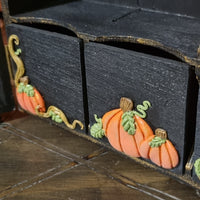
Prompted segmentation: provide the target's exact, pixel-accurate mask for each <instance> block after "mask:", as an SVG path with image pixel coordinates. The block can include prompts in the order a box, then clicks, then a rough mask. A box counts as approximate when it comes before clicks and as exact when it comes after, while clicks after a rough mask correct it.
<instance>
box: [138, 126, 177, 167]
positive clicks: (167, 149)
mask: <svg viewBox="0 0 200 200" xmlns="http://www.w3.org/2000/svg"><path fill="white" fill-rule="evenodd" d="M155 134H156V135H152V136H150V137H148V138H147V139H146V140H144V141H143V142H142V143H141V145H140V148H139V152H140V155H141V157H143V158H147V159H150V160H151V161H152V162H153V163H155V164H156V165H158V166H160V167H163V168H166V169H171V168H174V167H176V166H177V165H178V163H179V157H178V153H177V151H176V149H175V147H174V145H173V144H172V143H171V142H170V141H169V140H168V139H167V133H166V131H165V130H163V129H160V128H158V129H156V131H155Z"/></svg>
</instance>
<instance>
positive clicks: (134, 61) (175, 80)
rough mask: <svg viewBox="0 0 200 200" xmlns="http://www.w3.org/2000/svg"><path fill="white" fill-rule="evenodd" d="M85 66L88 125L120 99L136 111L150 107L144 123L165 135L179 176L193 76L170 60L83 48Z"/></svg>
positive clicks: (190, 130)
mask: <svg viewBox="0 0 200 200" xmlns="http://www.w3.org/2000/svg"><path fill="white" fill-rule="evenodd" d="M85 66H86V78H87V81H86V82H87V91H88V106H89V119H90V125H92V124H93V123H94V116H93V115H94V114H97V115H98V116H99V117H102V116H103V114H104V113H106V112H108V111H109V110H112V109H114V108H118V107H119V101H120V98H121V97H128V98H131V99H132V100H133V102H134V105H135V106H134V108H135V109H136V105H138V104H142V102H143V101H144V100H148V101H150V102H151V104H152V107H151V108H150V109H149V110H148V111H147V118H146V121H147V122H148V123H149V125H150V126H151V127H152V129H153V130H155V129H156V128H158V127H160V128H163V129H165V130H166V131H167V133H168V138H169V140H171V141H172V143H173V144H174V145H175V147H176V148H177V150H178V152H179V156H180V164H179V166H178V167H177V168H175V169H174V170H172V171H174V172H176V173H182V171H183V170H184V165H185V162H186V160H187V156H188V154H189V153H190V150H191V146H192V144H193V140H194V132H195V113H196V111H195V109H196V98H197V97H196V94H197V91H196V88H197V87H198V85H197V81H196V79H195V73H194V70H193V69H192V68H191V67H189V66H188V65H186V64H184V63H181V62H177V61H172V60H169V59H164V58H159V57H154V56H149V55H146V54H141V53H136V52H133V51H129V50H123V49H119V48H115V47H110V46H107V45H102V44H97V43H87V44H86V45H85Z"/></svg>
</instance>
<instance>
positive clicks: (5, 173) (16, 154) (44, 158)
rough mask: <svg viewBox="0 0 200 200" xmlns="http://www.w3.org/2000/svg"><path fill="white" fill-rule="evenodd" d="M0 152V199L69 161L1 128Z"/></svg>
mask: <svg viewBox="0 0 200 200" xmlns="http://www.w3.org/2000/svg"><path fill="white" fill-rule="evenodd" d="M0 150H1V154H0V157H1V164H0V168H1V172H0V198H2V197H4V196H5V195H6V194H7V191H9V190H10V191H12V189H14V188H16V187H17V186H18V185H20V184H23V183H26V182H29V181H31V180H32V179H33V178H36V177H40V176H42V174H46V173H49V172H50V171H51V170H53V169H54V168H57V167H58V168H59V164H61V165H67V164H68V163H69V161H70V160H68V159H67V158H65V157H60V156H58V154H57V153H56V152H54V153H53V152H52V151H49V149H47V148H45V147H44V146H40V145H37V143H34V142H33V141H32V140H28V139H26V138H23V137H21V136H20V135H19V134H17V132H15V131H11V130H5V129H4V130H3V129H2V128H1V129H0ZM48 170H50V171H48Z"/></svg>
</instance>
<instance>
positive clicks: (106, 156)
mask: <svg viewBox="0 0 200 200" xmlns="http://www.w3.org/2000/svg"><path fill="white" fill-rule="evenodd" d="M7 120H9V119H7ZM10 120H11V121H6V124H5V123H3V124H1V126H0V149H1V153H0V156H1V163H2V164H0V172H1V173H0V177H1V179H0V188H3V189H2V190H1V191H0V198H1V199H15V200H17V199H20V200H21V199H22V200H23V199H26V200H27V199H31V200H34V199H35V200H36V199H37V200H38V199H43V200H46V199H48V200H49V199H50V200H51V199H139V200H143V199H160V200H162V199H165V200H168V199H169V200H171V199H176V200H178V199H182V200H188V199H189V200H190V199H191V200H197V199H199V196H198V193H196V190H195V188H191V187H190V186H188V185H185V184H183V183H182V182H178V181H176V180H174V179H172V178H170V177H168V176H166V175H164V174H160V173H159V172H157V171H155V170H153V169H149V168H147V167H144V166H141V165H140V164H138V163H136V162H134V161H133V160H132V159H129V158H127V157H125V156H122V155H120V154H118V153H116V152H113V151H108V150H107V151H106V150H105V152H104V153H101V154H96V155H94V151H93V150H94V149H95V148H91V147H90V145H88V143H89V142H88V141H84V139H81V140H80V137H78V136H76V135H74V134H73V133H71V132H68V131H63V130H61V129H60V128H59V127H56V126H52V125H50V124H49V123H46V122H45V121H44V120H40V119H38V118H35V119H34V117H32V116H26V117H23V118H19V119H14V120H13V118H12V117H11V118H10ZM31 120H32V121H33V122H34V123H31ZM41 127H43V128H42V130H41ZM59 133H63V135H62V136H61V134H60V135H59ZM72 137H73V138H72ZM67 138H68V139H69V140H70V141H73V142H71V143H70V141H68V142H67ZM65 139H66V140H65ZM62 141H65V142H66V145H65V146H64V145H63V146H62V145H60V144H61V143H62ZM75 143H76V145H74V144H75ZM83 144H84V145H86V146H87V147H89V148H88V150H87V151H86V146H85V147H84V145H83ZM93 145H94V146H96V145H95V144H93ZM73 148H74V149H76V148H77V149H79V150H78V151H76V150H75V151H74V150H73ZM96 148H97V149H98V148H99V147H98V145H97V146H96ZM81 151H83V152H85V153H89V154H88V156H86V157H82V155H83V154H82V153H81ZM70 152H71V154H70ZM91 155H94V156H93V157H91ZM66 157H68V158H69V159H67V158H66ZM7 183H9V184H7ZM14 183H16V184H14ZM13 184H14V185H13ZM6 186H8V187H6Z"/></svg>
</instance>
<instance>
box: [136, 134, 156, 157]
mask: <svg viewBox="0 0 200 200" xmlns="http://www.w3.org/2000/svg"><path fill="white" fill-rule="evenodd" d="M153 138H154V135H152V136H150V137H148V138H147V139H146V140H144V141H142V142H141V144H140V147H139V152H140V155H141V157H143V158H147V159H149V151H150V145H149V142H150V141H151V140H152V139H153Z"/></svg>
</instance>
